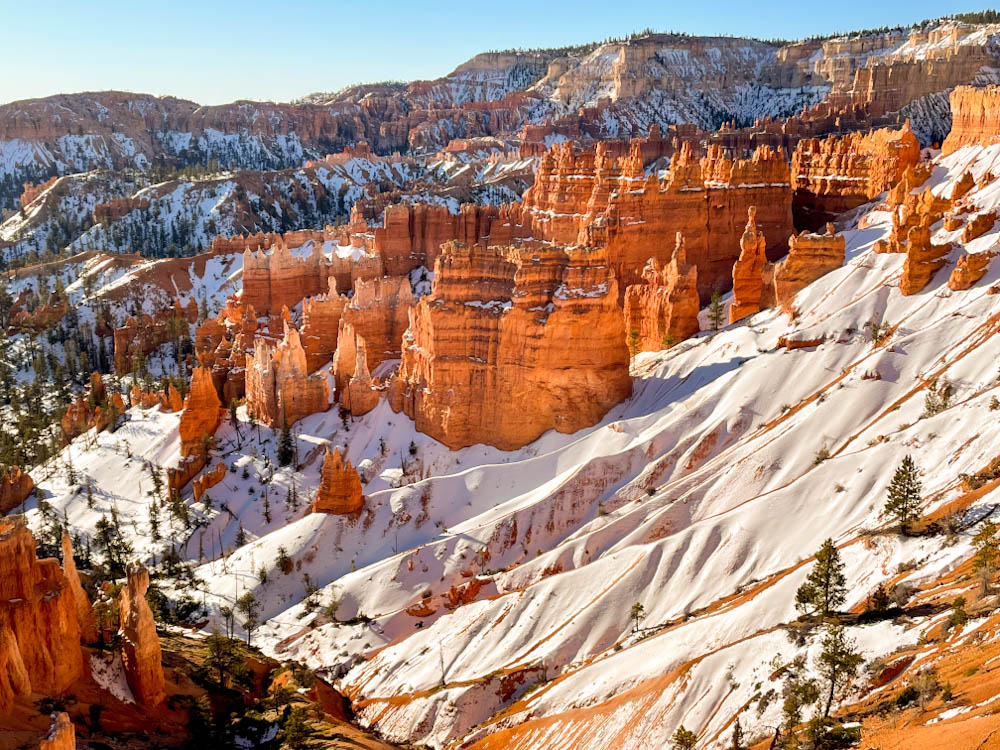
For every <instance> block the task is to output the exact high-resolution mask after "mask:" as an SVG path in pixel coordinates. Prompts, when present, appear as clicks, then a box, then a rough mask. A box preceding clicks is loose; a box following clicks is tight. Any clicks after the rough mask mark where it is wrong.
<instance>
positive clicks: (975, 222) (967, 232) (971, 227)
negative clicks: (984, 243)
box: [962, 211, 997, 242]
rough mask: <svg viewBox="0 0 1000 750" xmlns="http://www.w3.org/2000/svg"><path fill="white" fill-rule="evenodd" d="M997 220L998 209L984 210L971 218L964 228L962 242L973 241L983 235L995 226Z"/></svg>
mask: <svg viewBox="0 0 1000 750" xmlns="http://www.w3.org/2000/svg"><path fill="white" fill-rule="evenodd" d="M996 222H997V212H996V211H983V212H982V213H978V214H976V215H975V216H973V217H972V218H971V219H969V222H968V223H967V224H966V225H965V228H964V229H963V230H962V242H971V241H972V240H974V239H977V238H979V237H982V236H983V235H984V234H986V233H987V232H988V231H990V230H991V229H992V228H993V225H994V224H996Z"/></svg>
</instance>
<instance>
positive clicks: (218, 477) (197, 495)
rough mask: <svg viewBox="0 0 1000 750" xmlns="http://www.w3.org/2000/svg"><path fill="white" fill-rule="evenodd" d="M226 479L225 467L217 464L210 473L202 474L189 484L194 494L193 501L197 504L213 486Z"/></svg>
mask: <svg viewBox="0 0 1000 750" xmlns="http://www.w3.org/2000/svg"><path fill="white" fill-rule="evenodd" d="M225 478H226V465H225V464H224V463H217V464H216V465H215V466H214V467H212V469H211V470H210V471H206V472H203V473H202V474H199V475H198V476H196V477H195V478H194V481H192V482H191V489H192V491H193V492H194V501H195V502H198V501H199V500H201V498H202V496H203V495H204V494H205V493H206V492H208V491H209V490H210V489H212V488H213V487H214V486H215V485H217V484H218V483H219V482H221V481H222V480H223V479H225Z"/></svg>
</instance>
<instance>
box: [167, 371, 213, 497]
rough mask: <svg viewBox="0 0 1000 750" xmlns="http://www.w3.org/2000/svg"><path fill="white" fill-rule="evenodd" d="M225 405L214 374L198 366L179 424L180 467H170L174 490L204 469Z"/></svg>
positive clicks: (170, 478) (169, 479)
mask: <svg viewBox="0 0 1000 750" xmlns="http://www.w3.org/2000/svg"><path fill="white" fill-rule="evenodd" d="M221 407H222V404H221V403H220V402H219V395H218V393H217V392H216V390H215V385H214V383H213V382H212V373H211V372H209V370H208V369H207V368H205V367H196V368H195V370H194V372H193V373H192V375H191V390H190V391H188V395H187V398H186V399H184V410H183V411H182V412H181V418H180V422H179V424H178V431H179V432H180V439H181V461H180V464H179V465H178V466H176V467H173V468H170V469H168V470H167V476H168V483H169V485H170V488H171V489H176V490H179V489H181V488H182V487H183V486H184V485H186V484H187V483H188V482H189V481H191V478H192V477H194V475H195V474H197V473H198V472H199V471H201V470H202V469H203V468H204V466H205V462H206V461H207V460H208V449H209V447H210V446H211V443H212V437H213V436H214V435H215V431H216V430H217V429H218V428H219V422H220V421H221V419H222V416H221V412H220V409H221Z"/></svg>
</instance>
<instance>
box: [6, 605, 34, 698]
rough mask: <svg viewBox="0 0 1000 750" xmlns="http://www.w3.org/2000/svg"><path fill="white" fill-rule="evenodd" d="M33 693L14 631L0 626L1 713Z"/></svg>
mask: <svg viewBox="0 0 1000 750" xmlns="http://www.w3.org/2000/svg"><path fill="white" fill-rule="evenodd" d="M30 693H31V679H30V678H29V677H28V670H27V668H26V667H25V666H24V659H22V658H21V649H20V647H19V646H18V643H17V638H16V637H15V636H14V631H12V630H11V629H10V627H9V626H7V625H2V626H0V713H2V712H4V711H6V710H7V709H8V708H9V707H10V706H11V704H12V703H13V702H14V699H15V698H17V697H18V696H22V695H29V694H30Z"/></svg>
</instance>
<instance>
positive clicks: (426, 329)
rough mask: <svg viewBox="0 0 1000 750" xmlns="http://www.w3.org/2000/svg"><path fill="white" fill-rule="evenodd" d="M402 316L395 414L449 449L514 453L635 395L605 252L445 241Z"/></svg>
mask: <svg viewBox="0 0 1000 750" xmlns="http://www.w3.org/2000/svg"><path fill="white" fill-rule="evenodd" d="M434 273H435V276H434V283H433V288H432V292H431V294H429V295H427V296H425V297H423V298H421V300H420V303H419V304H418V305H417V306H416V307H415V308H414V309H413V310H412V312H411V313H410V326H409V329H408V330H407V332H406V335H405V336H404V339H403V353H402V364H401V366H400V373H399V378H398V381H397V382H396V383H395V384H394V386H393V399H392V403H393V407H394V408H395V409H397V410H400V409H401V410H403V411H404V412H405V413H406V414H407V415H408V416H410V417H411V418H412V419H413V420H414V421H415V423H416V427H417V429H418V430H421V431H422V432H426V433H428V434H429V435H431V436H432V437H434V438H436V439H438V440H440V441H441V442H443V443H445V444H446V445H448V446H449V447H451V448H459V447H462V446H466V445H473V444H475V443H487V444H490V445H494V446H497V447H499V448H501V449H505V450H510V449H514V448H519V447H521V446H523V445H525V444H527V443H529V442H531V441H532V440H534V439H535V438H537V437H538V436H539V435H541V434H542V433H544V432H545V431H547V430H549V429H553V428H554V429H556V430H558V431H560V432H574V431H576V430H578V429H580V428H581V427H584V426H587V425H591V424H594V423H595V422H597V421H598V420H600V419H601V417H603V416H604V414H605V412H607V410H608V409H609V408H611V407H612V406H613V405H615V404H617V403H619V402H621V401H622V400H623V399H624V398H626V397H627V396H628V395H629V394H630V393H631V391H632V380H631V378H630V377H629V373H628V363H629V353H628V349H627V347H626V345H625V326H624V320H623V317H622V312H621V309H620V308H619V307H618V284H617V281H616V279H615V276H614V272H613V271H612V269H611V267H610V264H609V263H608V256H607V253H606V251H605V250H604V249H589V248H565V249H564V248H560V247H552V246H538V247H535V248H528V247H518V248H511V247H506V248H499V247H489V248H482V247H480V246H473V247H469V246H466V245H461V244H457V243H449V244H448V245H445V246H444V247H443V248H442V251H441V255H440V256H439V257H438V260H437V263H436V264H435V266H434Z"/></svg>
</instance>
